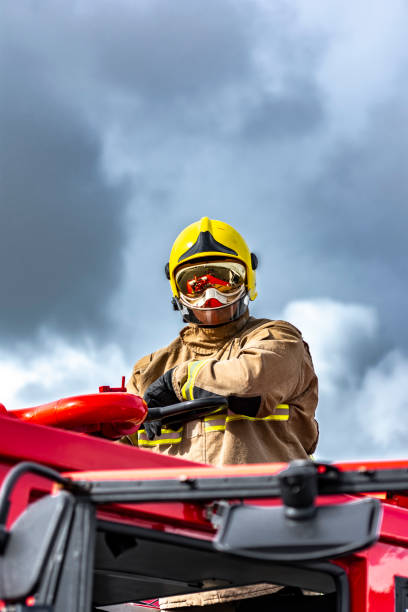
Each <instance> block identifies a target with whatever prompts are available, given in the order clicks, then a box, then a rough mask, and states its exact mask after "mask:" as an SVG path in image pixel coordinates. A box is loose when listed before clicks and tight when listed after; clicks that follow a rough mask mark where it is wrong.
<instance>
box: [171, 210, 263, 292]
mask: <svg viewBox="0 0 408 612" xmlns="http://www.w3.org/2000/svg"><path fill="white" fill-rule="evenodd" d="M203 258H205V259H206V258H209V259H211V258H214V259H220V258H225V259H230V260H234V259H236V260H238V261H240V262H241V263H243V264H244V266H245V269H246V283H245V284H246V288H247V291H248V296H249V298H250V299H251V300H254V299H255V298H256V296H257V295H258V294H257V292H256V278H255V270H256V268H257V265H258V259H257V257H256V255H254V254H253V253H251V252H250V250H249V249H248V246H247V244H246V242H245V240H244V239H243V238H242V236H241V234H239V233H238V232H237V231H236V230H235V229H234V228H233V227H231V225H228V223H224V222H223V221H216V220H214V219H209V218H208V217H203V218H202V219H201V220H200V221H196V223H192V224H191V225H188V226H187V227H186V228H185V229H184V230H183V231H182V232H181V233H180V234H179V235H178V236H177V238H176V240H175V242H174V244H173V247H172V249H171V252H170V260H169V262H168V263H167V264H166V275H167V278H168V279H169V281H170V285H171V290H172V292H173V296H174V297H175V298H178V297H179V290H178V288H177V284H176V280H175V271H176V269H177V268H178V267H179V266H181V265H185V264H186V263H189V262H194V261H197V260H203Z"/></svg>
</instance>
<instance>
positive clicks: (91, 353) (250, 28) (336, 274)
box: [0, 0, 408, 460]
mask: <svg viewBox="0 0 408 612" xmlns="http://www.w3.org/2000/svg"><path fill="white" fill-rule="evenodd" d="M407 26H408V6H407V4H406V2H405V1H404V0H401V1H399V0H390V2H387V3H384V2H383V1H382V0H356V1H355V2H354V3H353V5H352V6H351V5H348V4H345V3H344V2H343V1H342V0H331V1H330V2H322V1H321V0H308V2H303V1H302V0H286V1H284V0H276V1H275V2H270V1H268V0H206V1H205V2H204V1H203V0H177V2H174V1H172V0H137V1H135V0H98V1H96V0H77V1H73V2H65V0H42V1H41V2H38V1H35V0H20V1H19V2H15V1H14V0H3V2H2V3H1V8H0V135H1V138H0V168H1V170H0V172H1V177H0V207H1V208H0V212H1V216H0V271H1V288H2V291H1V293H2V295H1V302H0V340H1V342H0V401H2V402H3V403H4V404H5V405H6V406H7V408H9V409H13V408H18V407H25V406H29V405H34V404H38V403H42V402H47V401H51V400H52V399H57V398H59V397H63V396H66V395H73V394H79V393H87V392H93V391H96V390H97V387H98V386H99V385H100V384H111V385H117V384H119V382H120V378H121V376H122V374H126V375H128V374H129V372H130V370H131V367H132V365H133V363H134V362H135V361H136V359H137V358H138V357H140V356H141V355H143V354H145V353H147V352H151V351H152V350H153V349H155V348H158V347H160V346H163V345H164V344H167V343H168V342H169V341H170V340H171V339H172V338H173V337H174V336H175V335H176V334H177V332H178V330H179V328H180V326H181V323H180V319H179V315H178V314H177V313H174V312H172V310H171V307H170V292H169V288H168V284H167V281H166V279H165V277H164V274H163V265H164V263H165V262H166V261H167V259H168V253H169V250H170V248H171V245H172V242H173V240H174V238H175V236H176V235H177V234H178V232H179V231H181V230H182V229H183V228H184V227H185V226H186V225H188V224H189V223H192V222H193V221H195V220H197V219H199V218H200V217H201V216H209V217H212V218H216V219H221V220H223V221H227V222H228V223H230V224H232V225H234V226H235V227H236V228H237V229H238V230H239V231H240V232H241V233H242V234H243V235H244V236H245V238H246V240H247V242H248V244H249V246H250V248H251V250H253V251H254V252H256V253H257V254H258V256H259V259H260V262H261V264H260V268H259V273H258V289H259V298H258V299H257V300H256V302H255V303H254V304H253V307H252V313H253V314H254V315H255V316H266V317H270V318H285V319H288V320H289V321H291V322H292V323H294V324H295V325H297V326H298V327H299V328H300V329H301V330H302V332H303V335H304V337H305V339H306V340H307V341H308V342H309V344H310V347H311V351H312V354H313V357H314V361H315V366H316V370H317V372H318V375H319V378H320V403H319V409H318V418H319V422H320V428H321V441H320V446H319V452H318V457H320V458H322V459H328V460H329V459H330V460H334V459H354V458H358V457H366V458H377V457H401V456H404V455H405V456H406V455H407V450H408V444H407V439H408V417H407V411H408V326H407V325H406V321H405V315H406V312H407V308H408V292H407V289H406V285H407V278H408V270H407V267H408V266H407V227H408V173H407V156H408V45H407V44H406V32H407Z"/></svg>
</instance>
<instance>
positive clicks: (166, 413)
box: [146, 397, 228, 422]
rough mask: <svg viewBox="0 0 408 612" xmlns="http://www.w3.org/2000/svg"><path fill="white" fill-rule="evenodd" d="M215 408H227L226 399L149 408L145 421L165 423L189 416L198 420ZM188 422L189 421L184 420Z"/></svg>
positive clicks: (209, 398) (190, 401) (205, 399)
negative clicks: (168, 420)
mask: <svg viewBox="0 0 408 612" xmlns="http://www.w3.org/2000/svg"><path fill="white" fill-rule="evenodd" d="M216 408H222V409H223V408H228V400H227V398H219V397H202V398H200V399H196V400H189V401H187V402H179V403H178V404H171V406H160V407H157V408H149V412H148V414H147V417H146V421H147V422H149V421H156V420H159V419H160V420H161V421H166V420H167V419H171V417H181V420H185V419H183V416H186V417H188V416H189V415H191V417H192V418H198V415H197V413H199V416H203V415H205V414H208V413H210V412H213V411H214V410H215V409H216ZM186 420H189V419H186Z"/></svg>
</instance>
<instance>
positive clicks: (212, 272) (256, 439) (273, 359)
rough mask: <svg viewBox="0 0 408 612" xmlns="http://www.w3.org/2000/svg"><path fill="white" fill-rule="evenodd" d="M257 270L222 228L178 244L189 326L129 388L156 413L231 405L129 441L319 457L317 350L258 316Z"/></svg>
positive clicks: (177, 303) (201, 456)
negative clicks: (254, 311) (254, 305)
mask: <svg viewBox="0 0 408 612" xmlns="http://www.w3.org/2000/svg"><path fill="white" fill-rule="evenodd" d="M257 264H258V261H257V257H256V256H255V255H254V254H253V253H251V252H250V251H249V249H248V247H247V245H246V243H245V241H244V239H243V238H242V236H241V235H240V234H239V233H238V232H237V231H236V230H235V229H234V228H233V227H231V226H230V225H228V224H227V223H224V222H222V221H215V220H210V219H208V218H207V217H204V218H202V219H201V220H200V221H198V222H196V223H193V224H191V225H189V226H188V227H186V228H185V229H184V230H183V231H182V232H181V233H180V234H179V236H178V237H177V238H176V240H175V242H174V244H173V247H172V249H171V253H170V259H169V262H168V263H167V264H166V266H165V270H166V275H167V278H168V279H169V281H170V287H171V290H172V293H173V306H174V307H175V308H176V309H177V310H179V311H180V312H181V315H182V317H183V321H184V322H185V323H187V326H186V327H184V328H183V329H182V330H181V332H180V333H179V335H178V337H177V338H176V339H175V340H174V341H173V342H171V344H169V346H167V347H165V348H162V349H159V350H158V351H156V352H154V353H152V354H151V355H147V356H146V357H143V358H142V359H140V360H139V361H138V362H137V363H136V365H135V366H134V369H133V372H132V375H131V377H130V380H129V382H128V385H127V390H128V391H129V392H131V393H135V394H137V395H143V397H144V399H145V400H146V402H147V405H148V407H149V408H154V407H157V406H167V405H171V404H175V403H177V402H181V401H184V400H193V399H198V398H206V397H211V398H220V400H221V399H222V398H225V397H226V398H227V400H228V408H225V407H224V408H222V409H215V410H214V411H213V413H211V414H208V415H207V416H203V417H202V418H199V419H194V420H186V421H185V422H180V423H178V424H173V425H172V426H168V425H163V424H162V423H161V422H159V421H153V422H151V423H149V424H145V428H144V429H141V430H140V431H139V432H138V433H137V434H132V435H131V436H128V438H127V439H126V440H123V441H124V442H127V443H131V444H134V445H137V446H139V447H141V448H144V449H149V450H151V451H153V452H156V453H164V454H167V455H172V456H177V457H181V458H184V459H189V460H192V461H198V462H203V463H209V464H213V465H217V466H221V465H224V464H237V463H260V462H272V461H289V460H292V459H301V458H307V457H308V456H309V455H310V454H311V453H313V451H314V450H315V447H316V444H317V439H318V428H317V423H316V421H315V418H314V415H315V410H316V404H317V378H316V375H315V372H314V369H313V363H312V359H311V356H310V353H309V348H308V346H307V344H306V343H305V342H304V341H303V339H302V335H301V333H300V331H299V330H297V329H296V328H295V327H294V326H293V325H291V324H290V323H287V322H285V321H272V320H269V319H255V318H253V317H251V316H250V315H249V311H248V305H249V303H250V302H251V301H253V300H254V299H255V298H256V296H257V292H256V282H255V274H256V273H255V270H256V268H257ZM224 404H225V401H224ZM278 590H280V587H278V586H274V585H270V584H257V585H251V586H245V587H239V588H237V589H233V592H232V591H231V589H225V590H220V589H217V590H216V591H207V592H205V593H197V594H191V593H190V594H189V595H180V596H175V597H169V598H161V599H160V607H161V609H165V610H168V609H173V608H178V609H183V608H186V609H187V608H188V610H189V611H190V612H192V611H193V610H195V609H199V610H202V611H203V610H207V609H208V610H212V611H214V612H222V611H227V610H239V609H240V610H252V609H261V608H262V606H263V605H265V606H266V607H268V606H269V602H268V599H269V596H270V594H271V593H274V592H276V591H278ZM253 598H256V599H253ZM252 602H256V605H255V604H254V606H252ZM196 606H197V608H196ZM259 606H261V607H259ZM265 609H266V608H265ZM268 609H269V608H268Z"/></svg>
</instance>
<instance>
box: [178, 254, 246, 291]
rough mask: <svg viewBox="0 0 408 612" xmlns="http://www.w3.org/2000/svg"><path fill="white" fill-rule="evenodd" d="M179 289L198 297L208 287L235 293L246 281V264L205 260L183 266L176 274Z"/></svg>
mask: <svg viewBox="0 0 408 612" xmlns="http://www.w3.org/2000/svg"><path fill="white" fill-rule="evenodd" d="M175 280H176V285H177V288H178V289H179V291H180V292H181V293H182V294H184V295H185V296H187V297H189V298H198V297H200V296H201V295H203V293H204V292H205V291H207V289H211V288H213V289H216V290H217V291H220V292H221V293H224V294H229V293H233V294H235V293H236V292H237V290H238V289H240V288H241V287H242V286H243V285H244V283H245V266H243V265H242V264H241V263H239V262H236V261H219V262H217V261H213V262H203V263H198V264H195V265H191V266H186V267H185V268H181V269H180V270H178V271H177V272H176V275H175Z"/></svg>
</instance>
